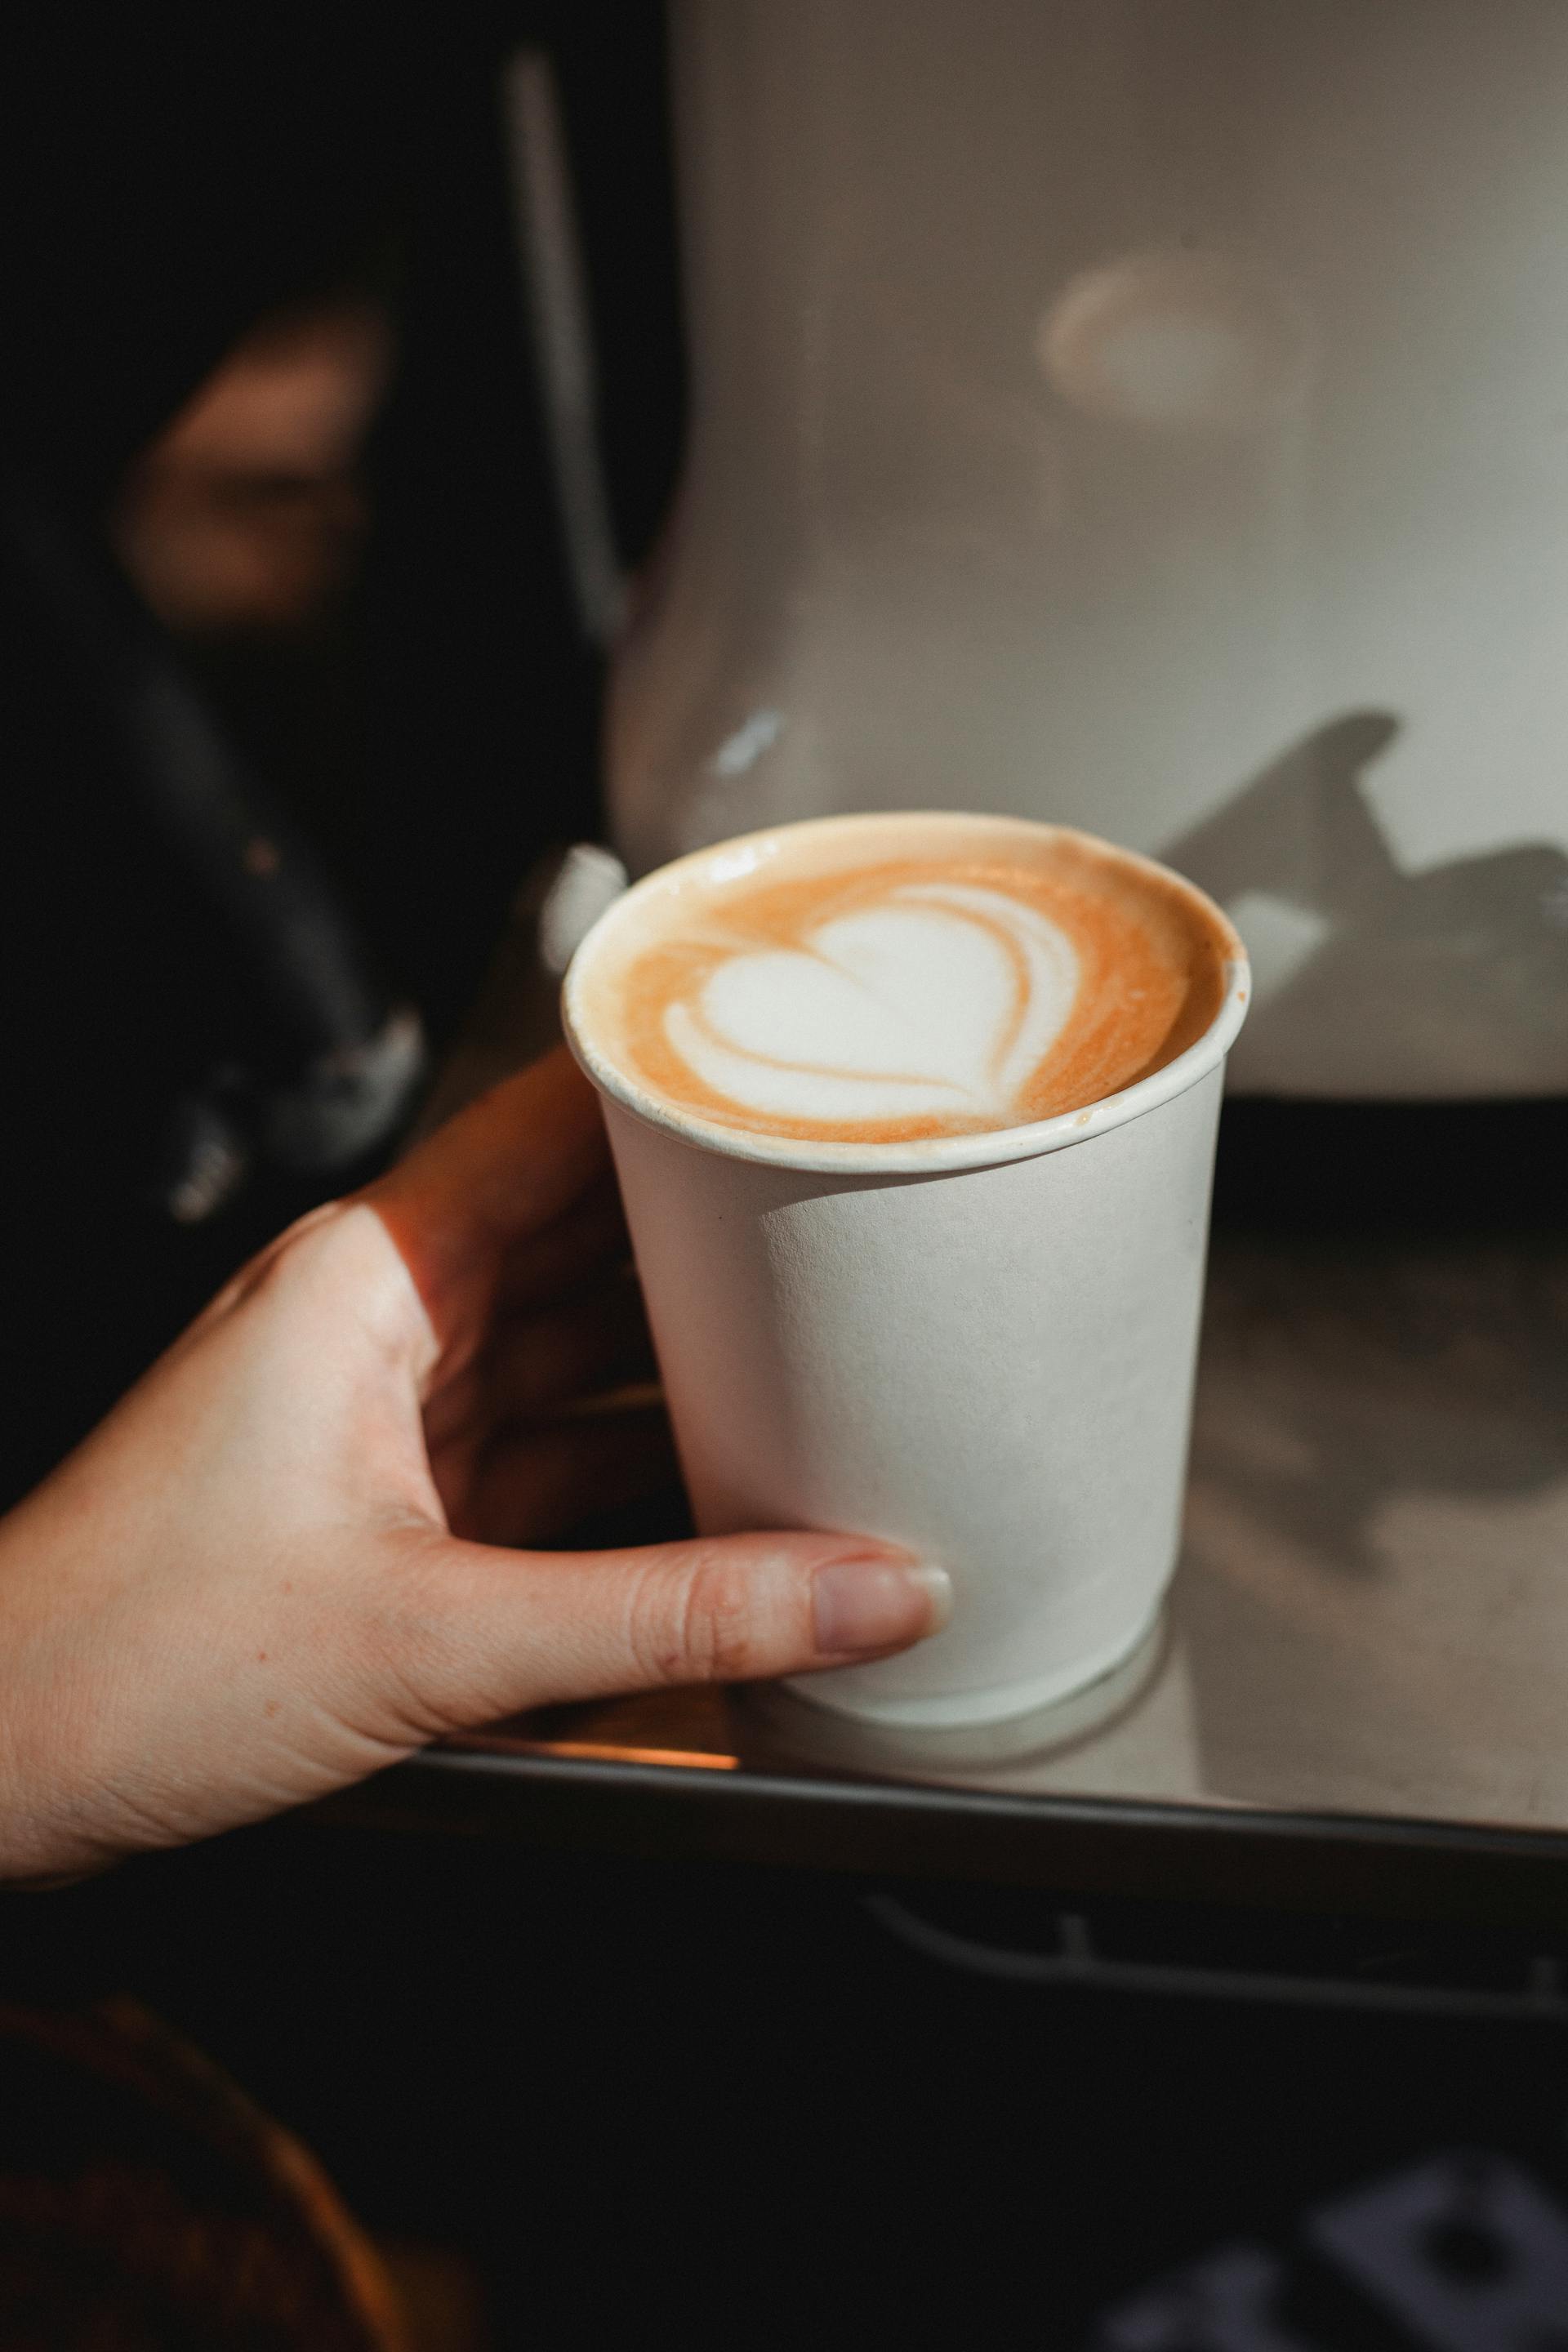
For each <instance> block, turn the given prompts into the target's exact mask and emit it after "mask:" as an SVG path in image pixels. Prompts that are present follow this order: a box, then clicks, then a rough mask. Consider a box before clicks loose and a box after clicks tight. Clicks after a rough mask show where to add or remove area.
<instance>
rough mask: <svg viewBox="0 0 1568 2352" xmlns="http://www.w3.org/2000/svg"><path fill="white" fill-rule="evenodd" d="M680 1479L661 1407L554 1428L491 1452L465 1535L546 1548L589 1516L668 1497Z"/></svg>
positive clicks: (499, 1444) (513, 1437) (472, 1496)
mask: <svg viewBox="0 0 1568 2352" xmlns="http://www.w3.org/2000/svg"><path fill="white" fill-rule="evenodd" d="M679 1478H680V1471H679V1465H678V1464H677V1462H676V1457H675V1444H674V1441H673V1439H672V1438H671V1436H670V1433H669V1422H668V1416H667V1415H666V1414H665V1412H663V1410H662V1408H660V1407H658V1406H652V1407H644V1408H641V1409H639V1410H637V1411H634V1412H607V1413H604V1414H595V1415H592V1416H589V1417H587V1418H584V1419H583V1420H580V1421H579V1420H572V1421H555V1422H549V1423H542V1424H539V1425H536V1426H535V1427H534V1428H532V1429H529V1430H524V1431H519V1432H517V1433H512V1434H510V1435H508V1436H505V1437H500V1438H498V1439H497V1440H496V1441H495V1442H494V1443H493V1444H491V1445H490V1446H489V1449H488V1450H487V1452H486V1454H485V1458H484V1461H483V1463H482V1464H481V1465H480V1467H479V1472H478V1474H477V1475H476V1476H475V1478H474V1480H473V1483H472V1486H471V1488H470V1490H469V1496H468V1507H467V1509H466V1510H465V1511H464V1513H463V1515H462V1522H461V1528H460V1532H462V1533H463V1534H465V1535H472V1536H478V1537H479V1538H482V1539H483V1541H485V1542H486V1543H502V1544H538V1543H549V1542H551V1541H552V1540H553V1539H554V1538H556V1537H558V1536H561V1535H563V1534H564V1533H565V1531H566V1530H567V1528H571V1527H574V1525H576V1524H577V1523H578V1522H579V1521H580V1520H583V1519H585V1518H587V1517H590V1515H596V1514H598V1513H599V1512H601V1511H615V1510H619V1509H620V1508H621V1507H623V1505H625V1504H626V1503H636V1502H640V1501H641V1500H642V1499H643V1498H644V1497H645V1496H649V1495H658V1494H662V1493H665V1492H667V1491H668V1489H669V1488H670V1487H672V1486H678V1485H679Z"/></svg>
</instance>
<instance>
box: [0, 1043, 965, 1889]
mask: <svg viewBox="0 0 1568 2352" xmlns="http://www.w3.org/2000/svg"><path fill="white" fill-rule="evenodd" d="M625 1254H626V1238H625V1234H624V1229H623V1227H622V1225H621V1221H620V1213H619V1207H618V1203H617V1201H616V1194H615V1189H614V1182H613V1179H612V1177H611V1175H610V1172H609V1168H608V1161H607V1156H606V1152H605V1139H604V1130H603V1126H602V1123H601V1121H600V1118H599V1114H598V1110H597V1107H596V1105H595V1100H594V1097H593V1095H592V1093H591V1091H590V1090H589V1088H588V1087H587V1085H586V1084H585V1082H584V1079H583V1078H582V1077H581V1076H579V1074H578V1072H577V1071H576V1069H575V1067H574V1066H573V1065H572V1063H571V1062H570V1061H569V1060H568V1059H567V1057H566V1056H565V1055H564V1054H560V1053H558V1054H555V1055H551V1056H550V1057H549V1058H548V1059H547V1060H545V1061H544V1062H542V1063H540V1064H538V1065H536V1066H535V1067H534V1068H533V1069H531V1070H529V1071H525V1072H524V1073H523V1074H522V1075H521V1076H519V1077H517V1078H514V1079H511V1080H510V1081H508V1082H507V1084H505V1085H504V1086H501V1087H497V1088H496V1089H495V1091H494V1092H493V1093H492V1094H490V1095H489V1096H487V1097H485V1098H484V1100H483V1101H481V1102H479V1103H477V1104H475V1105H474V1106H473V1107H472V1108H470V1109H468V1110H467V1111H465V1112H464V1113H462V1114H461V1115H460V1116H459V1117H458V1118H456V1119H454V1120H453V1121H452V1122H451V1123H450V1124H449V1125H448V1126H447V1127H446V1128H444V1129H442V1130H441V1131H440V1133H439V1134H438V1135H437V1136H435V1137H433V1138H432V1139H431V1140H430V1141H429V1142H427V1143H426V1144H425V1145H424V1146H423V1147H422V1148H421V1149H420V1150H417V1151H416V1152H415V1153H413V1154H412V1155H411V1156H410V1157H409V1158H408V1159H407V1160H405V1161H404V1162H403V1163H402V1164H401V1165H400V1166H399V1167H398V1168H396V1169H395V1170H394V1171H393V1172H392V1173H391V1174H389V1175H388V1176H385V1177H384V1178H383V1179H382V1180H381V1181H379V1182H378V1183H375V1184H373V1185H372V1186H370V1187H369V1189H368V1190H367V1191H365V1192H362V1193H360V1194H358V1195H356V1196H355V1197H353V1198H352V1199H350V1200H346V1201H341V1202H332V1203H331V1204H330V1205H329V1206H328V1207H326V1208H324V1209H320V1210H318V1211H316V1212H315V1213H314V1214H313V1215H312V1216H310V1217H308V1218H306V1219H305V1220H304V1221H303V1222H302V1223H300V1224H299V1225H296V1226H295V1227H293V1228H292V1229H291V1230H290V1231H289V1233H287V1234H284V1235H283V1236H282V1237H281V1239H279V1241H277V1242H276V1243H274V1244H273V1245H272V1246H271V1248H270V1249H268V1250H267V1251H264V1252H263V1254H262V1255H261V1256H260V1257H258V1258H257V1259H256V1260H255V1261H254V1262H253V1263H252V1264H251V1265H248V1266H247V1267H246V1268H245V1269H244V1271H243V1272H242V1273H241V1274H239V1275H238V1276H237V1277H236V1279H235V1280H234V1281H233V1282H232V1283H231V1284H230V1285H229V1286H228V1287H227V1288H226V1290H225V1291H224V1292H223V1293H222V1294H221V1295H220V1296H219V1297H217V1298H216V1299H215V1301H214V1302H213V1304H212V1306H211V1307H208V1308H207V1310H206V1312H205V1314H204V1315H203V1316H202V1317H201V1318H199V1319H198V1320H197V1322H195V1324H194V1325H193V1326H192V1327H191V1328H190V1329H189V1330H188V1331H186V1332H185V1333H184V1336H183V1337H182V1338H181V1339H179V1340H177V1341H176V1343H175V1344H174V1347H173V1348H172V1349H169V1351H168V1353H167V1354H166V1355H164V1356H163V1358H162V1359H161V1360H159V1361H158V1362H157V1363H156V1364H155V1365H154V1366H153V1369H152V1370H150V1371H149V1372H148V1373H147V1374H146V1375H145V1377H144V1378H143V1379H142V1381H139V1382H138V1383H137V1385H136V1386H135V1388H133V1389H132V1391H130V1393H129V1394H128V1395H127V1396H126V1397H125V1398H124V1399H123V1400H122V1402H121V1403H120V1404H119V1405H118V1406H117V1407H116V1409H115V1410H114V1412H111V1413H110V1416H109V1418H108V1419H107V1420H106V1421H105V1422H103V1423H101V1424H100V1427H99V1428H98V1429H97V1430H96V1431H94V1433H92V1435H91V1436H90V1437H89V1439H88V1440H87V1441H86V1443H85V1444H82V1445H81V1446H79V1448H78V1450H77V1451H76V1452H75V1453H74V1454H71V1455H70V1456H69V1457H68V1460H67V1461H66V1462H65V1463H64V1464H62V1465H61V1466H60V1468H59V1469H58V1471H57V1472H56V1473H55V1474H54V1475H53V1476H52V1477H50V1478H49V1479H48V1480H47V1482H46V1483H45V1485H44V1486H41V1487H39V1488H38V1489H37V1491H36V1492H35V1493H34V1494H32V1495H31V1496H28V1497H27V1498H26V1501H25V1502H23V1503H22V1504H21V1505H20V1506H19V1507H17V1508H16V1510H14V1511H13V1512H11V1513H10V1514H9V1515H8V1516H7V1517H5V1519H4V1520H0V1878H8V1879H11V1880H21V1881H26V1880H34V1881H39V1880H43V1881H47V1880H49V1879H51V1878H57V1877H62V1876H69V1875H72V1874H79V1873H82V1872H85V1871H89V1870H93V1869H97V1868H100V1867H102V1866H103V1865H105V1864H109V1863H111V1862H113V1861H115V1860H117V1859H118V1858H120V1857H121V1856H122V1855H125V1854H128V1853H133V1852H136V1851H138V1850H142V1849H146V1848H151V1847H156V1846H169V1845H175V1844H179V1843H184V1842H185V1841H187V1840H190V1839H195V1838H200V1837H204V1836H207V1835H209V1834H211V1833H212V1832H216V1831H219V1830H224V1829H229V1828H233V1827H236V1826H237V1825H238V1824H240V1823H242V1822H252V1821H256V1820H258V1819H260V1818H262V1817H263V1816H265V1815H268V1814H270V1813H273V1812H277V1811H280V1810H282V1809H284V1808H286V1807H289V1806H291V1805H295V1804H299V1803H300V1802H302V1801H305V1800H307V1799H310V1798H313V1797H320V1796H322V1795H325V1794H327V1793H328V1792H329V1791H331V1790H336V1789H341V1788H342V1787H345V1786H346V1785H348V1784H349V1783H351V1782H353V1781H354V1780H360V1779H362V1778H363V1776H364V1775H365V1774H367V1773H369V1772H373V1771H374V1770H376V1769H378V1768H380V1767H381V1766H383V1765H385V1764H390V1763H393V1762H395V1760H397V1759H399V1758H401V1757H405V1756H407V1755H409V1754H410V1753H412V1752H413V1751H414V1750H415V1749H416V1748H420V1747H422V1746H423V1745H425V1744H426V1742H427V1741H429V1740H431V1739H433V1738H438V1737H439V1736H440V1735H441V1734H443V1733H447V1732H451V1731H456V1730H459V1729H463V1728H467V1727H476V1726H479V1725H481V1724H484V1723H487V1722H490V1721H494V1720H495V1719H496V1718H498V1717H502V1716H506V1715H510V1714H513V1713H516V1712H517V1711H519V1710H521V1709H523V1708H526V1707H531V1706H539V1705H542V1704H544V1703H546V1702H550V1701H557V1700H566V1699H577V1698H587V1697H593V1696H603V1695H605V1694H608V1693H612V1692H621V1691H631V1690H638V1689H645V1688H649V1687H653V1686H656V1685H661V1684H673V1683H694V1682H708V1681H734V1680H752V1679H756V1678H761V1677H763V1676H767V1675H779V1674H786V1673H793V1672H797V1671H800V1670H803V1669H806V1668H812V1667H817V1666H822V1665H830V1664H844V1663H846V1662H848V1661H851V1660H855V1659H862V1658H866V1657H871V1656H879V1655H882V1654H887V1653H888V1652H889V1651H892V1650H896V1649H900V1648H902V1647H904V1646H905V1645H906V1644H907V1643H910V1642H913V1641H917V1640H919V1639H920V1638H921V1636H922V1635H924V1634H926V1633H931V1632H932V1631H934V1630H935V1629H936V1627H937V1626H938V1625H939V1624H940V1623H941V1622H942V1618H943V1616H944V1614H945V1609H946V1600H947V1596H946V1588H945V1579H944V1578H943V1577H942V1574H941V1571H940V1570H931V1569H930V1568H926V1567H922V1565H921V1563H919V1562H917V1561H914V1560H911V1559H910V1557H909V1555H908V1554H907V1553H904V1552H902V1551H900V1550H899V1549H896V1548H894V1547H889V1546H887V1545H882V1544H878V1543H876V1542H874V1541H871V1540H869V1539H868V1538H857V1537H854V1536H844V1535H835V1534H817V1533H799V1532H791V1533H777V1534H759V1535H746V1536H732V1537H725V1538H707V1539H696V1540H692V1541H689V1542H683V1543H668V1544H658V1545H651V1546H647V1547H644V1548H641V1549H626V1550H616V1551H599V1552H584V1551H573V1552H551V1551H549V1550H545V1549H534V1548H533V1547H535V1546H537V1545H541V1544H544V1543H548V1541H549V1540H550V1539H551V1538H552V1537H559V1535H560V1534H561V1533H562V1532H563V1531H564V1530H565V1529H566V1528H568V1527H569V1526H570V1525H571V1524H572V1523H573V1522H574V1521H575V1520H577V1519H580V1518H581V1517H583V1515H584V1513H585V1512H587V1511H591V1510H595V1509H601V1508H604V1507H610V1506H613V1505H614V1504H616V1502H618V1501H623V1500H628V1499H630V1498H632V1497H634V1496H636V1495H637V1494H638V1493H639V1492H641V1491H643V1490H645V1489H646V1488H647V1487H649V1486H652V1485H655V1484H658V1483H659V1482H660V1481H661V1480H662V1479H664V1478H666V1477H668V1475H669V1457H668V1437H667V1433H665V1431H664V1429H663V1426H662V1423H661V1422H660V1420H659V1417H658V1415H657V1413H654V1412H650V1411H646V1410H645V1411H642V1412H585V1413H584V1412H581V1411H578V1410H574V1407H575V1406H578V1405H580V1403H581V1402H582V1400H583V1399H584V1397H585V1396H590V1395H591V1394H592V1393H593V1392H594V1391H595V1390H598V1389H601V1388H603V1386H604V1385H605V1383H606V1382H609V1381H614V1380H616V1378H617V1377H619V1376H621V1375H623V1374H624V1373H625V1371H626V1370H627V1368H628V1367H629V1366H631V1365H632V1364H633V1363H634V1362H635V1361H636V1360H637V1354H638V1350H639V1347H640V1345H641V1344H642V1343H641V1339H640V1328H639V1310H638V1307H637V1298H636V1292H635V1286H633V1285H632V1283H631V1281H630V1278H629V1276H628V1275H627V1274H626V1272H625V1271H624V1265H625Z"/></svg>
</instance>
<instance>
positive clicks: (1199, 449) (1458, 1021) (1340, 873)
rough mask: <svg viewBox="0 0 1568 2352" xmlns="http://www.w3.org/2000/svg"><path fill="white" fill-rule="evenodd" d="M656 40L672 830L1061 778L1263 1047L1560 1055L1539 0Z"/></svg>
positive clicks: (1491, 1075)
mask: <svg viewBox="0 0 1568 2352" xmlns="http://www.w3.org/2000/svg"><path fill="white" fill-rule="evenodd" d="M671 42H672V68H671V70H672V97H673V110H674V122H675V138H676V152H677V159H678V171H679V207H680V227H681V285H682V296H683V302H684V308H685V316H686V327H687V337H688V349H689V367H690V379H691V401H690V421H689V439H688V446H687V453H686V459H685V465H684V469H683V473H682V477H681V482H680V487H679V495H678V497H677V499H676V501H675V504H674V508H673V511H672V513H671V516H670V519H669V521H668V526H667V529H666V531H665V535H664V539H663V541H662V544H661V547H660V549H659V551H658V557H657V560H656V562H654V563H653V565H652V566H651V568H650V569H649V571H648V572H647V576H646V577H645V578H644V579H643V580H642V581H641V583H639V584H638V585H637V588H636V589H635V591H634V595H633V601H632V610H631V617H630V622H629V625H628V626H627V627H626V629H625V631H624V634H623V635H622V636H621V638H620V641H619V644H618V646H617V650H616V656H615V663H614V672H613V685H612V691H611V697H610V705H609V720H608V730H607V767H606V780H605V790H606V794H607V803H608V813H609V822H610V827H611V832H612V835H613V838H614V840H615V843H616V846H617V848H618V849H619V850H620V851H621V853H622V855H623V856H624V857H625V858H626V861H627V863H628V864H629V866H631V867H632V869H633V870H634V871H641V870H643V869H646V868H647V866H651V865H654V864H657V863H658V862H659V861H661V860H662V859H664V858H666V857H668V856H673V855H676V854H679V852H682V851H685V850H688V849H691V848H694V847H697V846H699V845H702V844H704V843H706V842H709V841H710V840H713V839H715V838H718V837H721V836H722V835H727V834H732V833H738V832H744V831H746V830H748V829H750V828H752V827H753V826H758V825H763V824H772V823H774V822H777V821H780V820H784V819H790V818H797V817H808V816H816V815H820V814H827V813H830V812H834V811H838V810H845V809H882V808H900V807H911V808H916V807H971V808H981V809H994V810H1001V811H1005V812H1007V813H1012V814H1021V815H1027V816H1031V817H1037V818H1047V819H1056V820H1058V821H1061V822H1063V823H1067V824H1077V825H1082V826H1085V827H1088V828H1089V829H1090V830H1093V831H1098V832H1101V833H1103V834H1106V835H1109V836H1110V838H1111V839H1113V840H1116V841H1120V842H1123V843H1126V844H1128V845H1131V846H1133V847H1136V848H1138V849H1142V850H1146V851H1149V852H1152V853H1154V854H1156V855H1158V856H1161V857H1163V858H1164V859H1166V860H1168V861H1169V862H1170V863H1172V864H1173V865H1174V866H1178V867H1179V868H1180V869H1182V870H1183V871H1184V872H1185V873H1187V874H1190V875H1191V876H1192V877H1194V879H1195V880H1196V881H1198V882H1200V883H1201V884H1203V886H1204V887H1205V888H1207V889H1208V890H1209V891H1210V892H1211V893H1213V894H1214V895H1215V897H1216V898H1220V899H1221V900H1222V901H1223V902H1224V904H1225V905H1226V908H1227V910H1228V911H1229V912H1230V914H1231V915H1232V916H1233V918H1234V919H1235V920H1236V921H1237V925H1238V927H1239V929H1241V931H1242V932H1243V934H1244V936H1245V938H1246V940H1247V946H1248V949H1249V950H1250V952H1251V956H1252V961H1253V967H1254V971H1255V974H1256V979H1257V990H1258V994H1257V1002H1256V1006H1255V1009H1254V1012H1253V1013H1252V1016H1251V1019H1250V1020H1249V1022H1248V1024H1247V1029H1246V1031H1245V1032H1244V1034H1243V1035H1242V1037H1241V1039H1240V1041H1239V1043H1238V1045H1237V1050H1236V1053H1235V1055H1233V1058H1232V1066H1231V1067H1232V1078H1231V1083H1232V1087H1233V1089H1234V1090H1236V1091H1237V1092H1239V1093H1242V1094H1254V1095H1270V1096H1280V1097H1291V1098H1295V1099H1299V1100H1306V1099H1315V1100H1329V1101H1356V1102H1388V1101H1424V1102H1428V1103H1430V1102H1457V1101H1469V1100H1481V1099H1495V1098H1500V1097H1505V1098H1511V1099H1514V1100H1518V1099H1521V1098H1527V1097H1553V1096H1561V1095H1563V1093H1564V1092H1568V777H1565V774H1564V769H1563V756H1564V751H1563V747H1564V744H1565V743H1568V662H1565V661H1564V659H1563V652H1562V646H1561V641H1560V640H1561V623H1560V618H1559V615H1560V614H1561V611H1562V609H1563V605H1564V604H1565V603H1568V313H1565V311H1564V310H1563V300H1562V289H1563V264H1562V259H1561V224H1562V221H1563V217H1564V215H1565V214H1568V153H1565V151H1564V147H1563V139H1562V123H1563V114H1564V108H1565V106H1568V19H1565V18H1564V16H1563V12H1562V10H1561V9H1560V8H1559V7H1557V6H1556V5H1553V0H1506V5H1504V6H1503V7H1501V8H1490V9H1483V8H1480V7H1479V6H1477V5H1472V0H1387V5H1380V6H1378V7H1376V8H1366V7H1358V6H1357V5H1354V0H1298V5H1292V6H1291V7H1290V8H1289V9H1279V8H1260V7H1258V5H1254V0H1183V5H1178V6H1173V5H1169V0H962V5H961V0H801V5H795V6H791V7H789V8H779V7H777V6H773V5H769V0H678V5H676V7H675V9H674V11H673V14H672V17H671Z"/></svg>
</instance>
